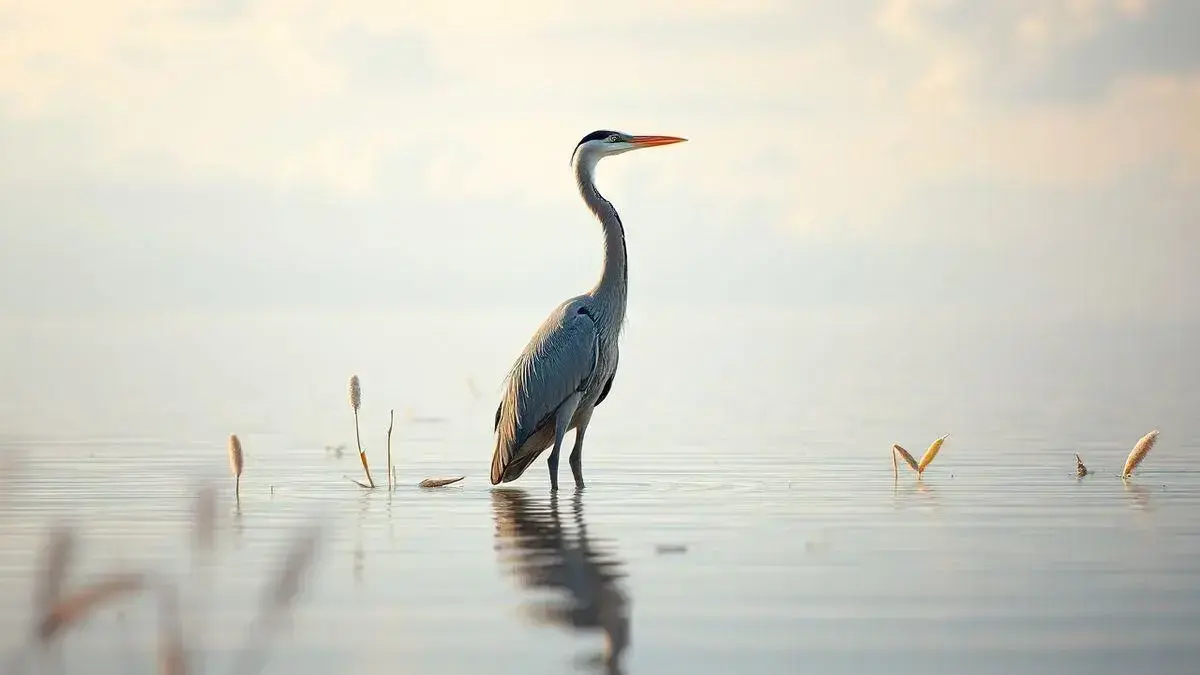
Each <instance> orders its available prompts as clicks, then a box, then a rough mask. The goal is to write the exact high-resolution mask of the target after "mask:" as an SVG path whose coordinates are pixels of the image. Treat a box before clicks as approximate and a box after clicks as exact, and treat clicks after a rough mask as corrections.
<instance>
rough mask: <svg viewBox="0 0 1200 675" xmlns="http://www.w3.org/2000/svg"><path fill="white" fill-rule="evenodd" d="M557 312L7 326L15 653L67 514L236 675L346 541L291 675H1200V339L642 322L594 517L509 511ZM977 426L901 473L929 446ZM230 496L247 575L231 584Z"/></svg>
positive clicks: (148, 634)
mask: <svg viewBox="0 0 1200 675" xmlns="http://www.w3.org/2000/svg"><path fill="white" fill-rule="evenodd" d="M543 313H544V312H543V311H542V310H541V309H539V308H534V309H531V310H529V311H526V312H513V313H509V314H507V315H504V316H501V315H499V314H495V315H492V314H488V313H480V312H473V313H469V314H468V313H463V314H460V315H455V314H449V313H416V312H413V313H410V314H401V315H396V314H393V315H383V314H380V315H370V314H357V315H352V314H340V315H336V314H325V315H307V316H299V315H284V314H280V315H261V316H237V317H234V316H201V315H194V316H181V317H175V318H171V319H163V318H157V319H109V320H85V319H78V320H73V321H51V320H15V319H14V320H7V321H4V322H3V324H2V327H3V331H4V337H5V343H6V349H5V351H4V353H3V354H2V355H0V378H2V380H3V381H4V382H5V383H6V385H7V386H6V387H5V391H4V393H3V395H2V396H3V398H0V430H2V431H0V448H2V449H3V461H4V462H5V466H4V471H3V483H2V484H0V500H2V502H3V503H2V504H0V507H2V508H0V634H2V635H4V636H5V638H4V640H3V641H2V642H0V647H3V648H5V649H15V648H16V647H18V646H19V645H20V644H21V643H22V642H23V640H24V636H25V635H27V634H28V631H29V630H30V627H29V622H30V616H29V608H30V600H31V596H32V593H33V587H32V584H33V580H34V579H35V578H36V576H35V575H36V569H37V565H38V556H39V555H40V548H41V545H42V542H43V541H44V537H45V531H46V528H47V527H49V526H50V525H51V524H53V523H56V522H64V521H65V522H70V523H72V524H74V525H76V526H77V527H78V528H79V531H80V532H81V533H82V537H83V538H82V542H81V547H82V548H81V550H80V558H79V561H78V564H77V566H76V567H75V568H74V569H73V570H72V582H71V583H73V584H79V583H83V582H84V581H86V580H87V579H88V578H89V577H93V576H94V575H96V574H100V573H103V572H105V571H108V570H128V569H149V570H153V571H155V572H158V573H162V574H164V575H167V578H170V579H174V580H176V581H178V582H179V583H180V584H182V587H183V588H184V610H185V611H184V613H185V615H186V618H187V624H186V628H187V630H188V638H187V639H188V642H189V643H190V644H192V645H193V646H194V647H195V648H197V649H202V650H203V652H204V663H203V665H204V666H205V671H206V672H228V669H227V666H228V665H229V663H230V658H231V656H232V655H233V654H234V653H235V650H236V649H237V648H238V647H239V646H240V645H241V644H242V643H243V641H244V640H245V639H247V637H249V636H251V635H252V633H251V631H250V626H251V625H252V622H253V620H254V617H255V613H256V608H257V606H258V602H259V598H260V595H261V593H262V592H263V589H264V588H266V587H267V586H268V585H269V584H270V582H271V581H273V580H274V579H275V578H276V577H277V576H278V572H279V569H280V564H281V559H282V556H283V554H284V553H285V551H286V547H287V546H288V543H289V541H290V539H291V537H293V536H294V535H295V534H296V533H297V532H298V531H300V528H302V527H303V526H304V525H305V524H306V523H309V522H312V521H314V519H315V520H316V521H317V522H319V523H321V524H322V526H323V530H322V531H323V537H322V539H321V545H320V547H319V549H318V556H317V558H316V560H315V562H314V567H313V568H312V572H311V574H310V575H309V576H308V577H307V583H306V584H305V586H304V590H303V593H302V595H301V597H300V598H299V601H298V605H297V607H296V609H295V610H294V611H293V612H291V614H290V617H289V621H288V622H287V623H286V624H285V625H284V626H283V628H282V629H281V631H280V632H279V633H277V634H276V635H275V637H274V638H272V640H271V642H270V643H269V645H268V648H267V659H268V660H267V663H266V667H265V671H264V672H272V673H300V674H304V673H395V672H403V673H431V674H433V673H438V674H441V673H446V674H450V675H453V674H458V673H464V674H465V673H478V672H488V673H498V674H499V673H522V674H529V673H570V672H588V671H590V672H611V673H616V672H622V673H627V674H630V675H632V674H643V675H645V674H652V673H653V674H658V673H690V674H704V673H729V672H737V673H740V674H741V675H748V674H750V673H794V672H811V673H1005V674H1009V673H1088V674H1096V673H1127V672H1131V671H1136V672H1144V673H1193V672H1196V671H1195V667H1196V666H1195V664H1196V663H1200V640H1197V636H1200V519H1198V517H1197V516H1198V515H1200V510H1198V509H1200V416H1198V415H1197V411H1200V394H1198V393H1197V382H1200V365H1198V364H1197V360H1196V359H1195V357H1194V345H1196V344H1200V328H1198V327H1197V325H1196V324H1194V323H1190V324H1189V323H1184V322H1179V321H1168V320H1161V321H1157V322H1155V323H1150V324H1147V323H1142V324H1132V323H1131V324H1121V323H1116V322H1107V323H1106V322H1100V321H1094V320H1091V321H1081V320H1074V321H1069V320H1065V319H1064V320H1057V321H1049V322H1048V321H1025V322H1016V323H1014V322H1011V321H1001V320H998V319H979V318H975V319H969V318H964V317H962V316H955V317H940V318H938V319H936V320H931V319H930V318H929V317H926V316H915V315H912V316H904V315H900V314H896V315H890V316H883V315H850V314H842V315H828V314H811V315H805V314H801V313H794V314H793V313H786V312H780V311H765V310H764V311H749V310H746V311H741V312H736V313H731V312H725V311H722V312H711V313H705V312H697V311H691V312H648V311H643V313H642V314H636V313H635V314H634V315H633V316H632V317H631V323H630V327H629V329H628V331H627V333H626V335H625V338H624V342H623V350H624V351H623V353H622V363H621V371H620V373H619V374H618V376H617V380H616V383H615V385H614V391H613V394H612V396H611V397H610V398H609V399H608V400H607V401H606V402H605V405H604V406H602V407H601V409H600V410H598V411H597V415H596V418H595V423H594V425H593V427H592V428H591V429H590V430H589V435H588V445H587V449H586V453H585V471H586V474H587V477H588V479H589V481H588V489H587V490H586V491H585V492H584V493H583V494H575V492H574V490H573V488H567V489H564V490H562V491H561V493H560V494H559V495H558V496H557V498H552V497H551V496H550V495H549V491H548V485H547V477H546V470H545V464H544V462H539V463H538V464H537V465H535V467H534V468H532V469H531V470H530V472H529V473H527V474H526V476H525V477H524V478H522V480H521V481H519V482H517V483H515V484H513V485H512V487H511V489H504V490H493V489H491V486H489V485H488V483H487V469H488V465H489V458H490V452H491V440H490V433H489V432H490V431H491V419H492V413H493V412H494V408H495V400H496V396H497V395H498V392H499V383H500V378H501V377H502V376H503V374H504V372H505V370H506V368H507V366H508V365H509V362H510V360H511V358H512V357H513V356H514V355H515V353H516V352H517V350H519V349H520V348H521V347H522V346H523V344H524V342H525V340H526V339H527V337H528V333H529V331H530V330H531V329H532V327H533V326H535V325H536V323H537V322H538V321H539V320H540V319H541V318H542V315H543ZM352 373H357V374H358V375H359V376H360V377H361V378H362V382H363V399H364V406H363V410H362V418H361V423H362V433H363V438H364V444H365V446H366V449H367V452H368V455H369V457H370V459H371V462H372V465H373V466H374V467H375V476H376V478H377V480H382V479H383V478H384V476H385V473H384V469H383V466H384V457H385V449H384V447H385V446H384V437H385V431H386V428H387V423H388V411H389V410H390V409H394V410H395V431H394V437H393V453H394V454H395V458H396V461H397V466H398V472H399V477H400V486H399V487H398V488H397V489H396V490H395V491H394V492H391V493H389V492H388V491H387V490H386V489H381V490H376V491H373V492H368V491H364V490H361V489H360V488H357V487H355V486H354V485H353V484H351V483H350V482H349V481H348V480H347V479H346V478H344V477H343V476H353V477H356V478H357V477H359V476H360V474H361V468H360V467H359V465H358V460H357V457H356V456H355V453H354V452H353V451H352V450H353V443H354V427H353V418H352V416H351V413H350V410H349V406H348V404H347V402H346V380H347V379H348V377H349V375H350V374H352ZM1152 428H1158V429H1160V430H1161V432H1162V436H1161V438H1160V441H1159V444H1158V445H1157V447H1156V448H1155V449H1154V451H1153V453H1151V455H1150V458H1149V459H1148V460H1147V461H1146V463H1145V464H1144V465H1143V466H1144V468H1143V469H1142V470H1141V471H1140V472H1139V473H1138V475H1137V476H1136V477H1135V478H1133V479H1132V480H1130V481H1128V482H1123V481H1121V480H1120V479H1118V478H1117V477H1116V474H1117V472H1118V471H1119V469H1120V467H1121V464H1122V462H1123V461H1124V458H1125V455H1126V454H1127V453H1128V451H1129V449H1130V447H1132V445H1133V444H1134V442H1136V440H1137V439H1138V438H1139V437H1140V436H1141V435H1142V434H1144V433H1146V432H1147V431H1149V430H1150V429H1152ZM229 433H238V434H239V436H240V437H241V439H242V441H243V444H244V446H245V449H246V455H247V458H246V473H245V476H244V478H243V482H242V493H241V499H240V502H239V501H237V500H235V498H234V495H233V490H232V488H233V483H232V480H231V479H229V477H228V465H227V461H226V454H225V439H226V437H227V436H228V434H229ZM946 433H949V434H951V438H950V439H949V441H947V443H946V445H945V446H944V448H943V450H942V452H941V454H940V455H939V456H938V458H937V461H936V462H934V464H933V465H932V467H931V468H930V469H929V471H928V472H927V474H926V476H925V477H924V478H923V479H922V480H921V481H917V480H916V479H915V476H914V475H913V474H912V472H910V471H908V470H907V468H905V467H904V466H903V465H901V469H902V470H903V472H902V473H901V474H900V476H899V479H898V480H894V479H893V476H892V465H891V459H890V456H889V448H890V445H891V444H892V443H893V442H898V443H900V444H901V445H904V446H905V447H907V448H908V449H909V450H910V451H912V452H913V453H914V454H918V456H919V453H920V452H922V451H923V450H924V448H925V447H926V446H927V445H928V444H929V442H931V441H932V440H933V439H934V438H936V437H937V436H940V435H942V434H946ZM338 445H345V446H346V448H345V450H343V451H342V452H340V453H339V452H338V451H337V450H336V449H333V448H335V447H336V446H338ZM1075 452H1078V453H1079V454H1080V455H1082V456H1083V458H1084V460H1085V462H1086V463H1087V464H1088V466H1089V467H1090V468H1091V469H1092V470H1093V471H1094V474H1093V475H1090V476H1088V477H1086V478H1084V479H1082V480H1078V479H1076V477H1075V476H1074V458H1073V453H1075ZM454 475H465V476H466V479H465V480H464V481H463V482H461V483H459V484H456V485H453V486H450V487H446V488H442V489H439V490H420V489H418V488H417V487H416V483H417V482H418V481H419V480H420V479H422V478H424V477H427V476H454ZM560 477H561V478H562V479H563V481H564V485H567V486H569V485H570V470H569V468H568V467H567V466H566V463H565V462H564V463H563V466H562V473H561V475H560ZM205 480H211V481H215V483H216V484H217V486H218V488H219V490H220V492H219V496H218V502H219V507H220V510H219V516H220V517H219V523H218V525H219V532H218V542H217V544H218V546H217V550H216V552H215V554H214V556H213V558H212V560H211V565H210V566H204V565H202V564H201V565H199V566H198V567H195V568H194V567H193V565H197V564H198V563H197V559H196V558H195V556H194V552H193V549H192V548H191V542H192V537H193V529H194V528H193V524H194V521H195V517H194V515H193V508H194V501H195V500H194V497H193V494H194V490H195V488H196V487H197V486H198V485H199V484H201V482H202V481H205ZM155 621H156V618H155V604H154V602H153V600H152V598H150V597H148V596H147V597H142V598H137V599H134V600H130V601H125V602H121V603H118V604H117V605H114V606H113V607H112V608H110V609H108V610H105V611H103V612H100V613H97V614H95V615H94V616H93V617H92V619H91V620H90V621H88V622H87V623H85V624H84V625H82V626H80V627H79V628H78V629H77V630H75V631H73V632H72V633H71V634H70V635H69V636H68V638H67V639H66V641H65V642H64V645H63V650H62V652H61V654H60V655H59V664H60V665H61V667H62V670H61V672H72V673H74V672H87V673H118V672H119V673H138V672H144V673H151V672H154V659H153V654H152V651H151V650H152V649H153V645H154V639H155V638H154V635H155V631H154V628H155ZM254 635H257V633H254Z"/></svg>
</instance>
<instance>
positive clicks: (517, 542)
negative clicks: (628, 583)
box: [492, 488, 629, 675]
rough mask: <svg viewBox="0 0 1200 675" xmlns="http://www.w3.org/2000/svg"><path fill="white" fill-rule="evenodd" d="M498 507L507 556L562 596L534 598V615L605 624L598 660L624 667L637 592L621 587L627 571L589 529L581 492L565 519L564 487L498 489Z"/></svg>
mask: <svg viewBox="0 0 1200 675" xmlns="http://www.w3.org/2000/svg"><path fill="white" fill-rule="evenodd" d="M492 509H493V512H494V515H495V520H496V552H497V555H498V556H499V558H500V562H501V563H502V564H505V565H508V566H510V567H511V569H512V572H513V575H514V576H515V577H516V579H517V583H518V584H519V585H520V586H521V587H522V588H525V589H528V590H531V591H552V592H554V593H555V594H556V595H558V596H559V597H558V598H556V599H554V600H549V601H546V602H542V603H538V604H536V605H530V606H527V610H528V614H529V616H530V617H531V618H532V620H533V621H534V622H535V623H538V624H543V625H547V624H548V625H555V626H559V627H562V628H567V629H570V630H575V631H593V630H599V631H601V632H603V633H604V637H605V646H604V650H603V652H602V653H601V654H600V655H598V656H597V657H595V658H593V659H591V661H592V662H593V663H596V664H599V665H600V666H601V667H602V668H603V670H604V672H605V673H608V675H621V673H622V670H621V656H622V653H623V652H624V651H625V649H626V648H627V647H628V646H629V600H628V598H627V597H626V595H625V593H624V592H623V591H622V590H621V588H620V587H619V580H620V579H621V578H623V577H624V576H625V574H624V573H623V572H621V567H622V564H621V563H620V562H619V561H617V560H615V559H613V558H612V557H611V556H606V555H605V553H604V552H603V551H599V550H597V549H596V548H595V546H596V543H597V542H595V541H593V540H592V539H591V538H590V537H589V536H588V532H587V521H586V519H585V518H584V516H583V501H582V495H581V493H579V492H576V493H575V495H574V497H572V498H571V506H570V522H569V523H567V524H565V525H564V523H563V520H564V517H563V515H561V514H560V513H559V506H558V496H557V495H551V496H550V497H549V498H548V499H546V500H534V499H531V498H530V497H529V496H528V495H527V494H526V493H525V491H524V490H520V489H505V488H501V489H494V490H492ZM564 596H565V597H564Z"/></svg>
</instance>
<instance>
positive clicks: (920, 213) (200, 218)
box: [0, 0, 1200, 316]
mask: <svg viewBox="0 0 1200 675" xmlns="http://www.w3.org/2000/svg"><path fill="white" fill-rule="evenodd" d="M597 128H612V129H619V130H622V131H626V132H629V133H634V134H671V135H679V136H684V137H687V138H689V139H690V142H689V143H686V144H682V145H673V146H670V147H667V148H657V149H652V150H645V151H641V152H635V153H629V154H626V155H622V156H620V157H617V158H612V159H609V160H605V161H604V162H603V163H602V164H601V166H600V171H599V177H598V180H599V183H600V187H601V190H602V191H603V192H604V193H605V194H606V195H607V196H608V197H609V198H610V199H611V200H612V201H613V202H614V203H615V204H616V206H617V208H618V210H619V211H620V212H621V214H622V217H623V219H624V222H625V225H626V229H627V233H628V239H629V249H630V256H631V271H630V283H631V294H632V296H631V303H632V305H633V306H637V305H639V304H640V305H641V306H642V307H643V308H646V307H654V306H658V305H685V306H689V305H703V304H706V303H723V304H749V303H752V304H759V305H761V304H768V305H779V306H788V307H822V308H828V307H835V308H836V307H841V306H846V307H864V306H866V307H872V306H878V307H895V306H897V305H911V306H914V307H928V308H931V309H935V310H936V309H939V308H946V309H949V308H956V307H964V306H976V307H978V308H982V309H984V310H987V309H989V308H993V309H995V310H996V311H1011V310H1014V309H1020V310H1024V311H1031V312H1034V313H1039V312H1046V313H1064V312H1067V313H1069V312H1072V311H1076V310H1079V311H1088V312H1100V313H1104V314H1111V315H1116V316H1124V315H1127V314H1128V313H1130V312H1138V311H1143V312H1144V311H1149V312H1153V313H1156V314H1159V315H1177V314H1189V315H1192V316H1195V315H1196V314H1197V312H1200V230H1198V228H1200V3H1196V2H1194V1H1192V0H1175V1H1172V2H1168V1H1165V0H1104V1H1101V0H1095V1H1087V0H1007V1H1005V0H957V1H954V0H882V1H881V0H875V1H871V2H866V1H849V2H837V3H833V2H817V1H815V0H813V1H800V0H794V1H792V2H784V1H782V0H778V1H776V0H739V1H737V2H734V1H732V0H729V1H726V2H718V1H717V0H691V1H685V0H637V1H635V0H615V1H609V2H597V1H595V0H589V1H586V2H563V1H559V2H555V1H552V0H527V1H525V2H521V3H513V4H504V3H498V2H465V1H464V2H458V3H450V2H440V1H439V2H435V1H432V0H430V1H428V2H412V1H401V2H396V1H391V2H384V1H383V0H339V1H338V2H317V1H315V0H312V1H310V0H265V1H254V0H192V1H187V2H185V1H168V0H106V1H105V2H84V1H82V0H77V1H75V2H68V1H65V0H60V1H57V2H56V1H52V0H46V1H45V2H30V1H28V0H0V313H3V314H5V315H10V316H11V315H20V314H25V313H44V314H72V313H78V312H100V313H105V312H116V311H121V312H138V313H145V312H171V311H185V310H191V309H199V310H213V309H215V310H222V309H251V310H260V309H262V310H265V309H279V308H288V309H297V308H299V309H304V308H310V307H311V308H314V309H315V308H326V307H359V306H370V307H374V308H381V307H402V306H404V305H407V304H420V305H426V306H431V305H432V306H468V305H481V304H490V305H496V304H505V303H514V304H520V305H529V306H537V307H544V308H545V309H546V310H548V309H549V308H550V307H552V306H553V305H554V304H555V303H557V302H559V301H560V300H562V299H565V298H566V297H569V296H570V295H573V294H575V293H578V292H581V291H583V290H586V288H587V287H588V286H589V285H590V284H591V283H592V281H593V280H594V278H595V276H596V275H597V273H598V266H599V263H600V241H601V240H600V235H599V230H598V226H597V225H596V223H595V222H594V220H592V219H591V217H590V215H589V214H588V213H587V211H586V209H585V208H584V206H583V204H582V202H581V201H580V199H579V196H578V193H577V192H576V191H575V188H574V184H573V180H572V176H571V172H570V169H569V166H568V161H569V158H570V154H571V150H572V148H573V147H574V145H575V143H576V142H577V141H578V140H579V138H580V137H582V136H583V135H584V134H586V133H588V132H590V131H592V130H594V129H597Z"/></svg>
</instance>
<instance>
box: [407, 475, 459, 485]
mask: <svg viewBox="0 0 1200 675" xmlns="http://www.w3.org/2000/svg"><path fill="white" fill-rule="evenodd" d="M464 478H466V476H459V477H458V478H426V479H425V480H423V481H421V483H420V485H419V486H418V487H423V488H436V487H442V486H445V485H450V484H451V483H457V482H458V481H460V480H462V479H464Z"/></svg>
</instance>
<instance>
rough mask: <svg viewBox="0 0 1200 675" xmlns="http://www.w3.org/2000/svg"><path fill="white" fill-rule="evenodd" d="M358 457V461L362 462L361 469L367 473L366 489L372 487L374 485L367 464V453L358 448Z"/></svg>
mask: <svg viewBox="0 0 1200 675" xmlns="http://www.w3.org/2000/svg"><path fill="white" fill-rule="evenodd" d="M358 459H359V461H361V462H362V465H363V471H365V472H366V473H367V483H368V484H369V485H368V486H367V488H368V489H371V488H374V487H375V481H374V480H372V479H371V467H369V466H367V453H365V452H363V451H362V450H361V449H360V450H359V451H358ZM360 485H361V483H360Z"/></svg>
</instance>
